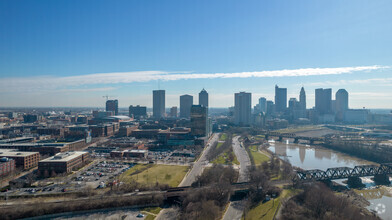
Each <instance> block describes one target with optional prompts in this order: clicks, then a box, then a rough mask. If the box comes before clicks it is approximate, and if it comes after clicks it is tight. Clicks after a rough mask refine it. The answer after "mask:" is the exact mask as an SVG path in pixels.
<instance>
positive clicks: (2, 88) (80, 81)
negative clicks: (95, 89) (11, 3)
mask: <svg viewBox="0 0 392 220" xmlns="http://www.w3.org/2000/svg"><path fill="white" fill-rule="evenodd" d="M385 68H389V67H387V66H378V65H374V66H357V67H338V68H302V69H291V70H289V69H284V70H272V71H256V72H238V73H189V72H183V73H178V72H166V71H139V72H120V73H96V74H87V75H78V76H66V77H55V76H40V77H23V78H3V79H1V81H0V92H34V91H43V90H57V89H65V88H70V87H71V88H75V87H78V86H87V85H107V84H120V83H133V82H148V81H152V80H164V81H171V80H185V79H216V78H251V77H293V76H319V75H337V74H347V73H354V72H360V71H372V70H379V69H385Z"/></svg>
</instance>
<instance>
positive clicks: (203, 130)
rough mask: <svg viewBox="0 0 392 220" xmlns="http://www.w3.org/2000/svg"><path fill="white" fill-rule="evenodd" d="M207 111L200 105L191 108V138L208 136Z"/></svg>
mask: <svg viewBox="0 0 392 220" xmlns="http://www.w3.org/2000/svg"><path fill="white" fill-rule="evenodd" d="M207 132H208V109H207V107H206V106H202V105H192V107H191V133H192V135H193V136H198V137H203V136H207V135H208V133H207Z"/></svg>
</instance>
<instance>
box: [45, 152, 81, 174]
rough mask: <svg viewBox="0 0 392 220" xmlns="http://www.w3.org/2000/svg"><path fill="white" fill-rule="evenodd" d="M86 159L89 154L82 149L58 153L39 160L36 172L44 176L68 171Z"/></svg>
mask: <svg viewBox="0 0 392 220" xmlns="http://www.w3.org/2000/svg"><path fill="white" fill-rule="evenodd" d="M88 160H89V154H88V153H87V152H83V151H71V152H66V153H58V154H56V155H55V156H53V157H49V158H46V159H44V160H42V161H40V162H39V163H38V173H39V174H40V175H44V176H46V175H53V174H59V173H70V172H72V170H73V169H76V168H80V167H82V166H84V165H85V164H86V163H87V162H88Z"/></svg>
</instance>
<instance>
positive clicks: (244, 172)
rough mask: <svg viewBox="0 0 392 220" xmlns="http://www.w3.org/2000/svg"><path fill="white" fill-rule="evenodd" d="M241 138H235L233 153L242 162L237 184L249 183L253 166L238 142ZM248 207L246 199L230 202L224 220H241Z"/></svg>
mask: <svg viewBox="0 0 392 220" xmlns="http://www.w3.org/2000/svg"><path fill="white" fill-rule="evenodd" d="M239 138H240V136H235V137H233V143H232V146H233V151H234V154H235V156H236V157H237V160H238V161H239V162H240V170H239V177H238V180H237V182H246V181H249V171H248V169H249V166H250V165H251V162H250V159H249V155H248V152H246V150H245V148H244V147H243V146H242V144H241V143H240V141H239V140H238V139H239ZM245 205H246V199H243V200H240V201H234V202H230V205H229V208H227V210H226V212H225V214H224V216H223V220H234V219H241V217H242V213H243V212H244V209H245Z"/></svg>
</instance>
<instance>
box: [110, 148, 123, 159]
mask: <svg viewBox="0 0 392 220" xmlns="http://www.w3.org/2000/svg"><path fill="white" fill-rule="evenodd" d="M123 155H124V151H118V150H114V151H112V152H110V157H113V158H114V157H115V158H122V157H123Z"/></svg>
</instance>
